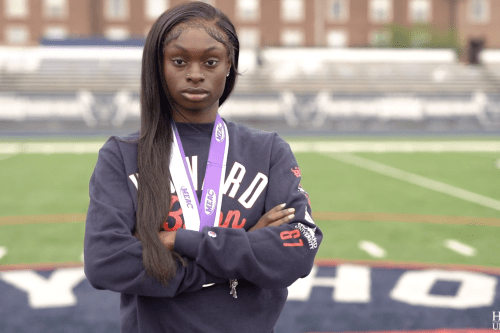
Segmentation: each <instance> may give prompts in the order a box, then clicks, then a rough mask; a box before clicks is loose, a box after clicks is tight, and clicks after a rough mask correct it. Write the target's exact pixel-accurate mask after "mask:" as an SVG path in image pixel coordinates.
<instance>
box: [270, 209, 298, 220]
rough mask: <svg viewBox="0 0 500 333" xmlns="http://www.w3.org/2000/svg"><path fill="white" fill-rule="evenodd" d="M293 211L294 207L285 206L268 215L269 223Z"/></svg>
mask: <svg viewBox="0 0 500 333" xmlns="http://www.w3.org/2000/svg"><path fill="white" fill-rule="evenodd" d="M293 213H295V208H293V207H292V208H287V209H283V210H281V211H278V212H274V213H273V214H271V215H269V223H273V222H276V221H278V220H280V219H282V218H284V217H286V216H288V215H290V214H293Z"/></svg>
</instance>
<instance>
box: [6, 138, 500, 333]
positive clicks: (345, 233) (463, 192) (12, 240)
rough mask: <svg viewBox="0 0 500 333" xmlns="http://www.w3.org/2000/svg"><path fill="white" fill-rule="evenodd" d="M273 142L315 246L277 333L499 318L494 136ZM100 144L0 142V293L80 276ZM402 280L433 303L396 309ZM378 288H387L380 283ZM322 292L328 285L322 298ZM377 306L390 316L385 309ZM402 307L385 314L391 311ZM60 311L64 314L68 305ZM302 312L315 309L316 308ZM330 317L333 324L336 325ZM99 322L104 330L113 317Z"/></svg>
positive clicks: (484, 323)
mask: <svg viewBox="0 0 500 333" xmlns="http://www.w3.org/2000/svg"><path fill="white" fill-rule="evenodd" d="M287 141H288V142H290V144H291V147H292V150H293V151H294V153H295V156H296V158H297V161H298V164H299V166H300V168H301V171H302V186H303V188H304V189H305V190H306V191H307V192H308V193H309V196H310V198H311V204H312V210H313V218H314V220H315V222H316V224H317V225H318V226H319V227H320V229H321V230H322V231H323V233H324V239H323V242H322V244H321V246H320V248H319V251H318V255H317V266H315V271H314V274H316V276H317V278H316V280H314V281H312V280H311V281H309V283H310V284H309V287H307V286H305V285H301V284H300V283H299V284H297V285H294V287H293V288H291V289H290V296H289V303H287V306H286V307H285V311H284V317H285V318H288V317H287V316H290V318H293V320H296V322H294V323H295V324H290V322H291V321H289V320H288V319H287V321H286V322H285V320H282V321H280V323H279V325H278V326H277V332H283V333H284V332H306V331H311V332H312V331H315V332H333V331H358V330H359V331H370V330H387V331H388V330H394V331H395V330H410V329H415V330H417V329H418V330H425V329H459V328H471V329H482V328H484V329H486V328H489V329H491V326H490V325H492V320H491V312H492V311H500V301H499V298H500V295H499V293H498V288H499V286H498V283H497V279H498V276H499V275H500V242H499V240H500V140H497V138H493V137H491V138H488V137H481V138H446V139H443V138H437V139H433V138H426V139H423V138H399V139H398V138H386V139H384V138H375V139H367V138H359V139H355V138H348V139H346V138H336V139H331V138H320V139H307V138H288V139H287ZM103 143H104V141H103V140H96V141H94V140H84V141H82V140H79V141H72V140H70V139H67V140H61V139H58V140H55V139H54V140H46V139H45V140H28V139H25V140H17V141H16V140H9V141H7V140H4V141H3V142H1V143H0V183H1V184H2V190H1V191H0V202H1V206H0V288H7V287H12V286H13V285H15V283H14V284H12V283H10V284H9V283H8V282H7V281H10V280H9V279H8V278H6V276H8V274H10V273H13V272H27V271H29V272H42V273H40V274H41V275H40V277H41V278H43V279H45V280H47V281H49V280H50V274H51V273H48V272H52V271H54V270H57V269H65V268H69V267H73V269H74V268H75V267H76V268H78V269H80V268H81V266H82V252H83V236H84V228H85V223H84V221H85V213H86V210H87V206H88V202H89V199H88V183H89V179H90V176H91V174H92V171H93V168H94V165H95V163H96V160H97V152H98V149H99V147H100V146H102V144H103ZM351 268H352V269H354V268H356V269H359V270H360V271H359V275H353V276H355V277H356V276H363V274H364V273H363V272H366V269H368V270H369V273H368V276H369V283H370V288H369V290H368V291H367V292H366V293H365V296H363V295H362V292H361V291H360V290H362V287H361V286H362V285H363V283H362V282H359V281H358V282H359V285H358V286H359V288H355V287H352V286H351V287H352V288H354V290H358V291H354V292H353V293H351V294H350V295H351V297H354V296H352V295H355V294H356V293H358V294H356V295H358V296H359V297H358V299H357V300H356V299H355V297H354V298H353V299H352V300H351V302H349V301H345V299H344V300H342V297H341V296H339V295H340V289H341V283H340V282H339V281H340V272H341V269H342V272H344V273H343V274H348V273H347V272H348V270H349V269H351ZM408 272H420V273H423V272H438V273H436V274H438V275H439V274H441V275H439V276H441V277H440V278H435V281H434V283H433V284H432V286H429V288H428V289H429V290H427V291H426V292H427V294H426V297H427V296H429V297H430V296H433V297H434V298H433V299H442V300H443V302H442V305H436V304H438V303H439V302H438V303H436V304H434V303H432V302H431V303H432V304H431V303H429V304H426V303H425V302H426V300H427V299H430V298H429V297H427V298H425V297H424V298H425V300H423V301H420V303H418V301H415V302H413V301H410V300H409V298H408V297H410V296H397V295H398V290H400V289H398V288H403V286H401V285H403V284H404V283H403V282H402V281H403V280H404V279H403V278H402V277H403V276H404V275H405V274H407V273H408ZM439 272H441V273H439ZM443 272H444V273H443ZM393 273H394V274H395V275H391V274H393ZM448 273H450V274H451V273H464V274H469V273H470V274H475V275H473V277H470V279H473V278H474V279H476V278H477V279H479V280H477V281H482V280H481V279H482V278H484V279H486V280H487V281H490V282H485V284H484V285H487V284H488V283H490V284H491V283H493V284H492V287H491V288H490V289H491V290H490V289H489V290H490V294H491V295H489V296H484V297H483V296H481V295H482V294H481V293H485V295H486V293H487V291H485V290H483V289H484V288H486V287H484V288H483V289H481V288H479V289H481V291H477V294H475V293H476V291H473V292H471V293H472V294H471V295H469V296H470V297H469V298H470V299H474V300H475V302H476V303H477V304H476V303H474V302H472V301H470V302H472V303H467V302H468V301H466V300H465V299H469V298H467V297H465V296H463V295H464V293H466V292H467V288H466V286H468V285H469V284H468V282H467V281H469V280H467V279H469V277H467V278H465V277H463V276H462V277H456V278H452V277H447V275H446V274H448ZM53 274H55V273H53ZM384 274H388V275H387V276H386V275H384ZM443 274H444V275H443ZM335 276H336V279H337V280H334V278H333V277H335ZM385 276H386V277H385ZM436 276H437V275H436ZM464 276H469V275H464ZM470 276H472V275H470ZM2 279H3V280H2ZM321 279H323V280H321ZM328 279H330V280H328ZM356 279H357V278H354V280H356ZM359 279H360V280H362V278H359ZM488 279H489V280H488ZM306 280H307V279H304V281H306ZM320 280H321V281H323V282H321V281H320ZM486 280H485V281H486ZM304 281H302V282H301V283H305V282H304ZM318 281H319V282H318ZM325 281H326V282H325ZM328 281H330V282H328ZM377 281H381V282H380V286H381V287H380V289H379V290H383V289H384V288H386V289H387V292H386V293H385V294H384V296H380V299H378V298H377V297H379V296H377V295H378V292H379V290H377V289H376V287H375V286H376V285H377V283H379V282H377ZM386 281H392V282H390V285H388V286H385V284H384V283H386ZM471 281H472V280H471ZM474 281H476V280H474ZM492 281H494V282H492ZM80 282H81V281H80ZM80 282H79V283H80ZM358 282H356V283H358ZM328 283H330V284H328ZM353 283H354V282H353ZM443 283H444V284H443ZM453 283H455V287H453ZM457 283H458V284H457ZM478 283H479V282H478ZM481 285H483V284H481ZM77 286H78V285H77V284H75V285H74V286H73V287H77ZM313 286H314V287H315V288H312V287H313ZM382 286H384V287H382ZM16 288H17V289H23V288H22V287H19V286H17V287H16ZM82 288H83V287H82ZM304 288H306V289H307V288H309V289H310V290H309V294H308V295H309V296H307V299H306V298H305V297H306V296H304V295H303V293H302V294H301V292H302V291H303V290H304ZM325 288H329V289H327V290H328V291H327V292H324V291H325V290H326V289H325ZM342 288H343V287H342ZM345 288H349V287H345ZM436 288H437V289H436ZM403 289H404V288H403ZM403 289H401V290H403ZM2 290H3V289H2ZM332 290H333V291H332ZM346 290H347V289H346ZM332 292H333V294H332ZM380 292H381V291H380ZM29 293H30V292H28V294H29ZM98 293H99V292H98ZM100 293H104V292H100ZM401 293H403V292H401ZM5 295H9V293H6V294H5V293H4V296H3V297H2V305H1V307H2V308H4V306H5V304H7V303H10V302H12V304H18V306H19V307H22V304H21V303H19V302H21V301H19V300H16V301H14V300H12V299H7V298H6V297H7V296H5ZM99 295H100V294H99ZM106 295H107V294H106ZM324 295H326V296H324ZM332 295H333V296H332ZM474 295H478V296H477V297H474ZM113 297H115V296H113ZM346 297H347V299H349V297H350V296H346ZM363 297H364V298H363ZM398 297H399V298H398ZM405 297H406V298H405ZM440 297H441V298H440ZM481 297H483V298H481ZM488 297H489V298H488ZM410 298H411V297H410ZM453 298H455V300H458V299H460V300H461V301H457V302H458V303H460V302H462V303H460V304H461V305H460V306H456V307H454V306H453V305H452V304H455V303H453V302H451V299H453ZM478 299H479V300H478ZM114 300H115V301H117V299H114ZM447 300H450V302H449V303H447V302H448V301H447ZM488 300H489V301H488ZM301 302H302V303H301ZM322 302H323V303H322ZM377 302H378V303H377ZM390 302H393V303H394V304H395V307H396V308H395V309H393V310H391V309H390V306H389V305H387V304H392V303H390ZM398 302H399V303H398ZM412 302H413V303H412ZM27 303H28V304H29V305H30V306H26V309H24V310H22V311H20V313H23V314H24V315H26V314H28V315H29V314H30V313H31V312H29V311H35V310H33V309H36V308H37V306H36V305H35V306H33V304H35V303H33V300H32V299H29V300H28V301H27ZM42 303H43V302H42ZM403 303H404V306H401V307H399V308H398V305H397V304H403ZM68 304H70V303H68ZM71 304H73V306H77V304H78V297H76V300H74V301H73V303H71ZM75 304H76V305H75ZM307 304H310V305H307ZM311 304H312V305H311ZM314 304H316V306H317V304H320V308H319V309H317V310H316V311H313V310H314V307H315V305H314ZM321 304H323V305H321ZM346 304H348V305H349V306H351V305H352V306H355V308H350V307H347V305H346ZM377 304H386V305H387V310H386V311H387V312H386V313H390V316H392V317H390V318H389V317H387V318H389V319H388V320H389V321H387V320H382V319H381V318H380V312H377V311H381V310H380V309H381V306H379V305H377ZM433 304H434V305H433ZM440 304H441V303H440ZM464 304H465V305H464ZM474 304H476V305H474ZM79 306H81V305H79ZM344 306H346V307H344ZM406 306H407V307H408V308H405V307H406ZM360 307H361V308H360ZM47 308H57V306H56V305H54V306H47ZM306 308H307V311H309V312H307V311H306ZM117 309H118V308H117V307H116V311H117ZM328 309H329V310H328ZM405 309H407V311H409V312H411V313H413V315H412V316H416V315H415V313H419V314H420V315H419V316H420V319H421V320H418V319H414V320H413V321H412V320H410V321H408V320H409V319H408V318H407V317H408V316H410V315H408V314H406V312H404V313H401V314H398V315H396V314H394V313H396V312H398V311H403V310H404V311H406V310H405ZM429 309H431V310H432V311H443V312H442V316H443V318H444V319H443V320H442V321H439V320H438V321H436V318H434V319H432V318H431V317H432V316H431V315H430V314H428V312H426V311H430V310H429ZM436 309H437V310H436ZM4 310H5V308H4ZM327 310H328V311H330V310H331V312H325V311H327ZM419 311H420V312H419ZM450 311H451V312H450ZM453 311H456V312H453ZM474 311H476V312H474ZM361 312H363V313H365V315H363V314H359V313H361ZM1 313H3V315H2V314H1ZM356 313H358V314H359V316H360V317H359V318H358V317H356V315H355V314H356ZM437 313H439V312H437ZM14 315H15V313H8V311H0V317H2V318H0V319H1V320H0V321H4V320H7V319H8V320H7V322H8V323H10V325H11V326H12V327H13V328H12V330H11V331H12V332H14V331H15V332H23V331H22V330H21V331H20V330H19V327H22V325H21V324H20V323H18V321H15V320H14V319H12V316H14ZM301 315H302V316H301ZM377 316H378V317H377ZM478 316H479V317H478ZM70 317H71V316H70ZM410 317H411V316H410ZM71 318H72V317H71ZM89 318H90V317H89ZM297 318H299V319H297ZM332 318H334V319H332ZM342 318H343V319H344V321H345V322H344V323H343V324H339V320H342ZM346 318H348V320H345V319H346ZM363 318H364V319H363ZM377 318H378V319H377ZM401 318H406V319H401ZM422 318H424V319H422ZM425 318H431V319H425ZM468 319H470V320H468ZM112 320H114V321H115V322H116V321H117V320H118V318H112ZM290 320H292V319H290ZM363 320H364V324H363V325H361V324H360V321H363ZM89 321H90V322H91V321H92V320H91V319H89ZM346 321H347V323H346ZM16 323H17V324H16ZM8 325H9V324H7V327H9V326H8ZM16 325H18V326H16ZM61 325H62V324H61ZM64 325H69V324H68V322H65V323H64ZM64 325H63V326H64ZM75 325H76V324H75ZM82 325H83V324H82ZM89 325H91V326H88V327H92V331H93V332H98V331H100V330H99V329H98V328H97V327H99V324H89ZM92 325H94V326H92ZM113 325H115V324H113ZM113 325H111V326H106V327H107V331H113V330H112V329H111V328H110V327H114V328H115V331H116V325H115V326H113ZM63 326H61V327H63ZM14 327H15V328H16V329H18V330H16V329H15V328H14ZM54 327H56V326H54ZM64 327H66V326H64ZM70 327H71V326H70ZM8 331H9V330H8ZM28 331H29V332H31V331H33V332H41V331H40V330H29V329H26V332H28ZM53 331H54V332H56V331H57V332H59V331H61V332H62V331H63V330H62V329H61V330H57V329H54V330H53ZM76 331H77V330H75V332H76ZM82 331H85V330H83V329H82ZM88 331H90V330H88ZM102 331H103V332H104V331H106V330H102ZM9 332H10V331H9Z"/></svg>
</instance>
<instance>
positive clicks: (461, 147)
mask: <svg viewBox="0 0 500 333" xmlns="http://www.w3.org/2000/svg"><path fill="white" fill-rule="evenodd" d="M290 146H291V148H292V150H293V151H294V152H295V153H306V152H318V153H389V152H394V153H415V152H433V153H440V152H472V153H477V152H500V141H343V142H339V141H331V142H328V141H317V142H291V143H290Z"/></svg>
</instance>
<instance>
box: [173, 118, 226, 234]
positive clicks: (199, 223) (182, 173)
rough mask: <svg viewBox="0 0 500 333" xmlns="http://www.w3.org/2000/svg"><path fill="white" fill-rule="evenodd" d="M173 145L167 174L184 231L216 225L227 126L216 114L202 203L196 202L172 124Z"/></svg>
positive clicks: (179, 143)
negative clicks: (181, 216) (170, 180)
mask: <svg viewBox="0 0 500 333" xmlns="http://www.w3.org/2000/svg"><path fill="white" fill-rule="evenodd" d="M172 127H173V131H174V142H173V146H172V148H173V149H172V156H171V159H170V173H171V175H172V181H173V183H174V187H175V189H176V191H177V196H178V197H179V202H180V204H181V207H182V213H183V215H184V222H185V224H186V229H189V230H198V231H201V230H203V228H204V227H216V226H218V225H219V216H220V208H221V204H222V192H223V191H222V187H223V186H224V176H225V174H226V161H227V152H228V146H229V137H228V132H227V126H226V124H225V123H224V121H223V120H222V118H221V117H220V116H219V115H218V114H217V117H216V119H215V123H214V129H213V131H212V139H211V140H210V150H209V151H208V161H207V168H206V171H205V181H204V185H203V192H202V194H201V201H200V202H198V197H197V196H196V191H195V190H194V186H193V180H192V177H191V173H190V171H189V167H188V164H187V160H186V155H185V153H184V149H183V148H182V143H181V139H180V136H179V132H178V131H177V128H176V127H175V123H173V126H172Z"/></svg>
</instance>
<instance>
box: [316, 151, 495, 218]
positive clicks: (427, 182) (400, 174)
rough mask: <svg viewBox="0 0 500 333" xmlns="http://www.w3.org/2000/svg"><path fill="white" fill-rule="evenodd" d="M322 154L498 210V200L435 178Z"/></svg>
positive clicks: (373, 162)
mask: <svg viewBox="0 0 500 333" xmlns="http://www.w3.org/2000/svg"><path fill="white" fill-rule="evenodd" d="M324 155H325V156H328V157H331V158H333V159H335V160H338V161H341V162H344V163H348V164H352V165H355V166H357V167H360V168H363V169H367V170H370V171H373V172H378V173H380V174H383V175H386V176H389V177H392V178H396V179H399V180H402V181H405V182H408V183H412V184H415V185H418V186H421V187H424V188H427V189H430V190H434V191H436V192H441V193H445V194H448V195H450V196H452V197H455V198H459V199H462V200H465V201H469V202H473V203H476V204H478V205H481V206H484V207H488V208H492V209H494V210H498V211H500V201H498V200H495V199H492V198H488V197H485V196H483V195H480V194H477V193H473V192H470V191H467V190H464V189H461V188H459V187H455V186H452V185H448V184H445V183H442V182H439V181H437V180H433V179H430V178H426V177H423V176H419V175H416V174H414V173H411V172H406V171H403V170H400V169H396V168H393V167H391V166H388V165H385V164H382V163H379V162H375V161H372V160H369V159H367V158H364V157H359V156H356V155H351V154H324Z"/></svg>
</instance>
